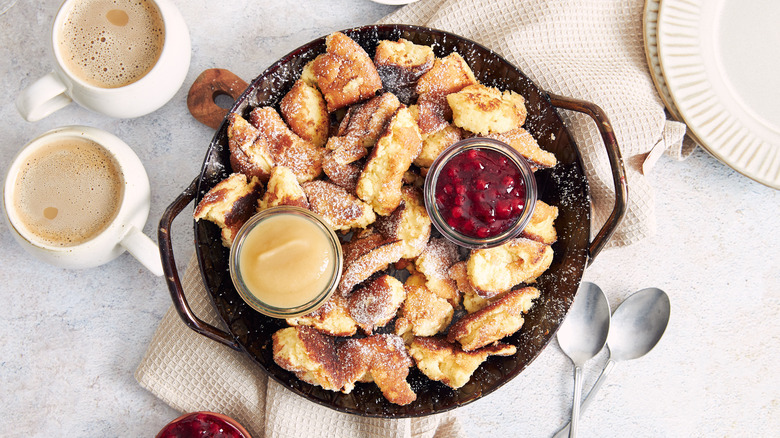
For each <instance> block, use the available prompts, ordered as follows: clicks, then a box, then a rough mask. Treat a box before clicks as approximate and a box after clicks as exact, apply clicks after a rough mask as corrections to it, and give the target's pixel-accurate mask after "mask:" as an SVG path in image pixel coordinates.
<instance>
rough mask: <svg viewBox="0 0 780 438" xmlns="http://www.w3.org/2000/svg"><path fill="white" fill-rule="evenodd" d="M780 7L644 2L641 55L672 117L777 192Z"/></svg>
mask: <svg viewBox="0 0 780 438" xmlns="http://www.w3.org/2000/svg"><path fill="white" fill-rule="evenodd" d="M778 23H780V1H775V0H646V1H645V12H644V37H645V51H646V53H647V59H648V63H649V65H650V72H651V76H652V77H653V81H654V82H655V85H656V88H657V89H658V92H659V94H660V95H661V99H662V100H663V101H664V104H666V107H667V109H668V111H669V113H670V114H671V116H672V117H673V118H675V119H676V120H679V121H682V122H684V123H686V124H687V125H688V131H689V135H690V136H691V138H693V139H694V140H695V141H696V142H697V143H699V144H700V145H701V146H702V147H703V148H704V149H706V150H707V151H708V152H710V153H711V154H712V155H713V156H715V157H716V158H718V159H719V160H721V161H723V162H724V163H725V164H727V165H729V166H730V167H732V168H733V169H735V170H736V171H738V172H740V173H742V174H743V175H746V176H748V177H749V178H752V179H754V180H756V181H758V182H760V183H762V184H765V185H767V186H770V187H773V188H775V189H780V26H778Z"/></svg>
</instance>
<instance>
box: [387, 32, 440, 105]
mask: <svg viewBox="0 0 780 438" xmlns="http://www.w3.org/2000/svg"><path fill="white" fill-rule="evenodd" d="M434 59H435V56H434V54H433V49H432V48H431V47H430V46H422V45H418V44H414V43H412V42H411V41H407V40H405V39H403V38H401V39H399V40H398V41H388V40H383V41H380V42H379V44H378V45H377V47H376V54H375V55H374V65H376V69H377V72H379V76H380V77H381V78H382V84H383V85H384V87H385V89H386V90H389V91H391V92H393V93H394V94H396V95H397V96H398V97H399V99H400V100H401V101H403V102H404V103H405V104H407V105H408V104H410V103H411V102H412V101H414V98H415V97H417V92H416V91H415V87H416V85H417V80H418V79H419V78H420V76H422V75H423V74H424V73H425V72H427V71H428V70H430V69H431V67H433V61H434Z"/></svg>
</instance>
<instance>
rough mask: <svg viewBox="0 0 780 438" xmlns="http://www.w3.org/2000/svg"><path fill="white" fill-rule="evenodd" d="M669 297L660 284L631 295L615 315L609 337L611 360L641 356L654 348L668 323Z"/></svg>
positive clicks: (608, 344)
mask: <svg viewBox="0 0 780 438" xmlns="http://www.w3.org/2000/svg"><path fill="white" fill-rule="evenodd" d="M670 315H671V303H670V302H669V296H668V295H666V293H665V292H664V291H662V290H661V289H658V288H657V287H649V288H647V289H642V290H640V291H639V292H636V293H635V294H633V295H631V296H630V297H628V298H627V299H626V300H625V301H623V302H622V303H621V304H620V306H618V308H617V309H616V310H615V313H614V314H613V315H612V330H611V331H610V332H609V336H608V337H607V346H608V347H609V354H610V359H612V360H614V361H617V362H619V361H622V360H632V359H638V358H640V357H642V356H644V355H646V354H647V353H649V352H650V350H652V349H653V347H655V346H656V344H658V341H660V340H661V336H663V334H664V331H666V326H667V325H669V317H670Z"/></svg>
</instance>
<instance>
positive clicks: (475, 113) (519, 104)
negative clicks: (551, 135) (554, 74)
mask: <svg viewBox="0 0 780 438" xmlns="http://www.w3.org/2000/svg"><path fill="white" fill-rule="evenodd" d="M447 102H449V104H450V108H452V123H453V124H454V125H456V126H460V127H461V128H463V129H465V130H467V131H471V132H475V133H478V134H481V135H488V134H492V133H502V132H507V131H511V130H513V129H517V128H520V127H521V126H522V125H523V123H525V117H526V114H527V112H526V109H525V99H523V96H521V95H519V94H517V93H515V92H514V91H504V92H503V93H502V92H501V91H499V90H498V89H497V88H492V87H486V86H484V85H480V84H476V85H469V86H468V87H466V88H464V89H462V90H460V91H458V92H457V93H452V94H450V95H448V96H447Z"/></svg>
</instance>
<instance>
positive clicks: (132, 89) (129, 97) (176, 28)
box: [16, 0, 191, 122]
mask: <svg viewBox="0 0 780 438" xmlns="http://www.w3.org/2000/svg"><path fill="white" fill-rule="evenodd" d="M51 44H52V50H53V53H54V71H53V72H51V73H49V74H47V75H46V76H44V77H42V78H40V79H38V80H37V81H36V82H34V83H33V84H32V85H30V86H29V87H27V88H26V89H24V90H23V91H22V92H21V94H20V95H19V96H18V97H17V99H16V108H17V110H18V111H19V113H20V114H21V115H22V117H24V118H25V119H26V120H27V121H30V122H34V121H37V120H40V119H42V118H44V117H46V116H48V115H49V114H51V113H53V112H55V111H57V110H58V109H60V108H63V107H65V106H67V105H68V104H69V103H70V102H71V101H76V102H77V103H78V104H79V105H81V106H83V107H85V108H87V109H90V110H93V111H96V112H99V113H102V114H105V115H108V116H111V117H117V118H132V117H139V116H142V115H145V114H149V113H151V112H153V111H155V110H157V109H158V108H160V107H162V106H163V105H165V103H166V102H168V101H169V100H170V99H171V98H172V97H173V96H174V95H175V94H176V92H177V91H178V90H179V88H181V85H182V83H183V82H184V78H185V77H186V75H187V70H188V69H189V65H190V55H191V53H190V52H191V43H190V34H189V30H188V29H187V25H186V23H185V22H184V18H183V17H182V15H181V13H180V12H179V10H178V9H177V8H176V6H175V5H174V4H173V3H171V1H170V0H142V1H137V0H136V1H133V0H118V1H116V2H115V1H113V0H66V1H65V2H64V3H63V4H62V6H61V7H60V9H59V11H58V12H57V15H56V17H55V19H54V24H53V26H52V31H51Z"/></svg>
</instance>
